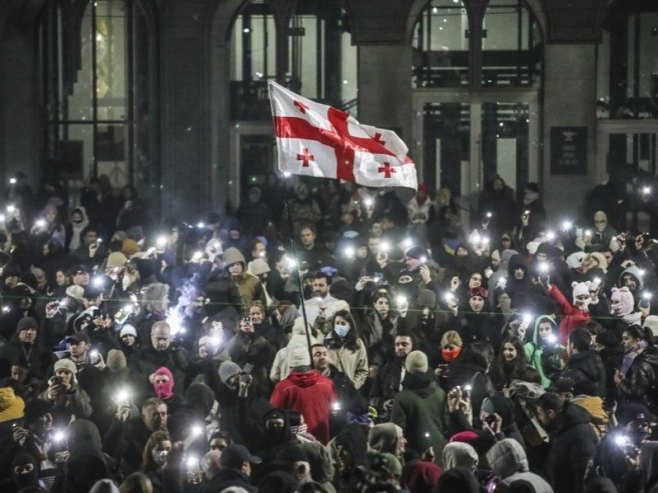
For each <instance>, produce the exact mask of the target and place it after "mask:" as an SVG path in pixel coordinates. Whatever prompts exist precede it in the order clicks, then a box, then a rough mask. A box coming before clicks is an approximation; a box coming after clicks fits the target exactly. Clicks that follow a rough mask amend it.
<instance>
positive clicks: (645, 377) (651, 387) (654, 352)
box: [619, 346, 658, 413]
mask: <svg viewBox="0 0 658 493" xmlns="http://www.w3.org/2000/svg"><path fill="white" fill-rule="evenodd" d="M657 384H658V347H656V346H648V347H647V348H646V349H645V350H644V351H642V352H641V353H640V354H639V355H638V356H637V357H636V358H635V360H634V361H633V364H632V365H631V367H630V368H629V369H628V371H627V372H626V377H625V378H624V379H623V380H622V381H621V382H620V384H619V397H620V400H621V402H623V403H630V402H640V403H642V404H644V405H646V406H648V407H649V409H651V411H652V412H653V413H655V412H656V411H657V410H658V396H657V395H656V392H657V390H656V385H657Z"/></svg>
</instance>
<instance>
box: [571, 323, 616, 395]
mask: <svg viewBox="0 0 658 493" xmlns="http://www.w3.org/2000/svg"><path fill="white" fill-rule="evenodd" d="M591 345H592V336H591V335H590V333H589V332H588V331H587V329H585V328H583V327H579V328H577V329H576V330H574V331H573V332H571V333H570V334H569V361H568V363H567V367H566V368H565V370H564V371H563V372H562V375H561V376H562V377H568V378H571V379H572V380H573V381H574V382H576V383H579V382H582V381H583V380H589V381H590V382H591V383H592V384H593V385H594V387H595V389H596V395H597V396H599V397H602V398H603V397H605V395H606V378H607V377H606V370H605V366H604V365H603V360H602V359H601V356H600V355H599V353H598V352H596V351H595V350H594V349H592V347H591Z"/></svg>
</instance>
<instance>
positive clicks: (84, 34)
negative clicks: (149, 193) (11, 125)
mask: <svg viewBox="0 0 658 493" xmlns="http://www.w3.org/2000/svg"><path fill="white" fill-rule="evenodd" d="M154 38H155V36H154V34H153V19H152V16H151V15H148V14H147V12H146V11H145V10H144V8H143V3H142V2H141V1H139V0H94V1H91V2H90V1H87V0H79V1H76V2H72V3H71V2H65V1H62V0H53V1H50V2H48V3H47V4H46V6H45V7H44V10H43V12H42V15H41V21H40V25H39V41H40V47H41V53H40V61H41V73H42V81H43V84H42V88H43V92H42V101H43V108H44V132H43V142H44V150H43V152H44V155H45V157H46V159H47V160H48V165H49V166H48V168H49V169H48V171H50V172H52V171H53V168H54V171H55V172H56V173H57V174H58V176H59V177H61V178H67V179H74V180H83V179H87V178H89V177H90V176H93V175H101V174H106V175H108V176H109V177H110V180H111V181H112V182H113V184H114V185H123V184H127V183H130V184H133V185H137V186H138V187H139V185H141V184H143V185H144V186H146V184H150V183H151V182H152V180H153V178H154V177H155V175H156V174H157V172H156V171H155V170H154V161H155V151H154V149H155V148H156V146H155V140H156V134H155V125H154V122H155V121H156V118H155V111H156V107H155V106H156V105H155V103H154V102H155V96H154V94H155V90H154V78H155V77H154V74H155V56H154V53H155V50H154V41H155V39H154Z"/></svg>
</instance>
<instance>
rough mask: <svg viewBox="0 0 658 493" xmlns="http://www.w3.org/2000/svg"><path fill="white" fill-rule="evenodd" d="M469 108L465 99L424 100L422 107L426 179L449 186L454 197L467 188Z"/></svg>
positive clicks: (437, 184) (469, 130) (428, 181)
mask: <svg viewBox="0 0 658 493" xmlns="http://www.w3.org/2000/svg"><path fill="white" fill-rule="evenodd" d="M470 133H471V123H470V109H469V105H468V104H467V103H426V104H425V105H424V108H423V160H424V163H423V164H424V166H423V169H424V170H425V176H424V177H422V179H423V181H424V182H425V183H428V184H430V185H434V188H437V189H438V188H448V189H449V190H450V192H451V194H452V196H453V197H457V196H459V195H461V191H462V190H466V189H467V185H468V184H467V183H466V180H468V172H466V173H463V174H462V170H468V169H469V161H470Z"/></svg>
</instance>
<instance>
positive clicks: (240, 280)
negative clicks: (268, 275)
mask: <svg viewBox="0 0 658 493" xmlns="http://www.w3.org/2000/svg"><path fill="white" fill-rule="evenodd" d="M242 265H243V268H245V266H244V263H243V264H242ZM233 280H234V281H235V283H236V284H237V285H238V291H240V297H241V298H242V303H243V304H244V305H250V304H251V303H253V302H254V301H260V302H261V303H262V304H263V305H266V304H267V300H266V299H265V290H264V289H263V285H262V284H261V283H260V279H258V277H256V276H254V275H253V274H249V273H248V272H242V273H241V274H240V275H238V276H235V277H233Z"/></svg>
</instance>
